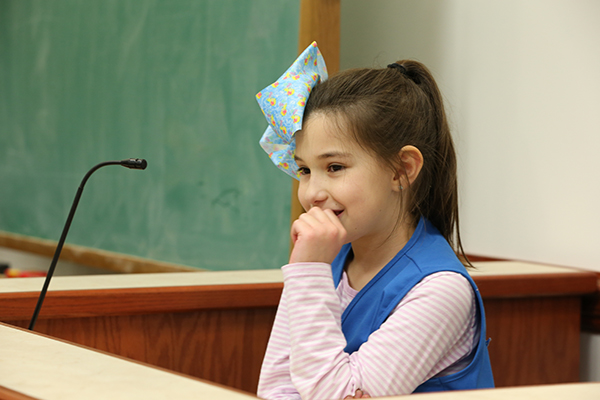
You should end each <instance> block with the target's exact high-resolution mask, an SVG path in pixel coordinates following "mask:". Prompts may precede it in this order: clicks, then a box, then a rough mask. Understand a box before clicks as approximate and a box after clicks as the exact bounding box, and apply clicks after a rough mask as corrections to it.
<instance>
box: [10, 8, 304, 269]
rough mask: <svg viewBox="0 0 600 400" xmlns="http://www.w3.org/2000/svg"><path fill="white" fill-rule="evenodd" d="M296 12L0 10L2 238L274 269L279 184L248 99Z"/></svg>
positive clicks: (287, 49)
mask: <svg viewBox="0 0 600 400" xmlns="http://www.w3.org/2000/svg"><path fill="white" fill-rule="evenodd" d="M298 19H299V0H55V1H43V0H41V1H31V0H14V1H10V0H0V230H1V231H6V232H12V233H18V234H22V235H27V236H32V237H37V238H43V239H52V240H58V238H59V236H60V233H61V231H62V227H63V225H64V221H65V219H66V217H67V214H68V211H69V209H70V207H71V202H72V200H73V197H74V195H75V192H76V189H77V187H78V185H79V183H80V181H81V179H82V178H83V176H84V175H85V173H86V172H87V171H88V170H89V169H90V168H91V167H92V166H94V165H95V164H97V163H99V162H102V161H106V160H115V159H116V160H119V159H125V158H130V157H139V158H145V159H146V160H147V161H148V168H147V169H146V170H145V171H135V170H128V169H125V168H122V167H119V166H110V167H105V168H102V169H100V170H98V171H97V172H96V173H95V174H94V175H93V176H92V177H91V178H90V180H89V181H88V183H87V185H86V187H85V191H84V192H83V197H82V199H81V202H80V204H79V207H78V209H77V213H76V215H75V220H74V222H73V225H72V227H71V230H70V232H69V236H68V237H67V243H72V244H77V245H82V246H87V247H92V248H98V249H103V250H108V251H113V252H118V253H124V254H129V255H134V256H140V257H145V258H150V259H154V260H160V261H166V262H172V263H177V264H181V265H186V266H191V267H197V268H206V269H211V270H227V269H256V268H278V267H280V266H281V265H282V264H283V263H284V262H285V261H286V258H287V255H288V251H289V208H290V190H291V182H290V179H288V178H287V177H286V176H285V174H283V173H281V172H279V171H278V170H277V169H276V168H275V167H274V166H273V165H272V164H271V162H270V160H269V159H268V157H267V156H266V154H264V153H263V151H262V149H261V148H260V146H259V145H258V140H259V138H260V136H261V135H262V133H263V131H264V129H265V128H266V121H265V120H264V118H263V116H262V114H261V112H260V109H259V108H258V106H257V103H256V101H255V99H254V95H255V94H256V93H257V92H258V91H259V90H260V89H262V88H263V87H265V86H267V85H268V84H270V83H272V82H273V81H275V80H276V79H277V78H278V77H279V75H280V74H281V73H282V72H283V71H285V69H286V68H287V67H288V66H289V64H290V63H291V62H292V61H293V60H294V58H295V57H296V55H297V43H298Z"/></svg>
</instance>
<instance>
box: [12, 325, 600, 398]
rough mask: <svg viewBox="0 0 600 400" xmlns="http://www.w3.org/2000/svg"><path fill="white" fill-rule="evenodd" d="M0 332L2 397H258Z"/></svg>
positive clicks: (529, 392) (536, 390)
mask: <svg viewBox="0 0 600 400" xmlns="http://www.w3.org/2000/svg"><path fill="white" fill-rule="evenodd" d="M0 337H1V338H2V340H1V341H0V354H2V355H3V361H2V363H0V400H35V399H42V400H72V399H73V400H74V399H77V400H79V399H86V400H96V399H98V400H100V399H102V400H104V399H112V400H119V399H127V400H136V399H144V400H153V399H157V400H158V399H161V400H162V399H166V398H175V399H182V400H185V399H214V400H244V399H252V398H256V397H255V396H251V395H247V394H244V393H241V392H238V391H235V390H230V389H228V388H224V387H220V386H216V385H213V384H211V383H208V382H202V381H200V380H198V379H193V378H188V377H185V376H182V375H179V374H175V373H171V372H168V371H164V370H161V369H158V368H156V367H152V366H148V365H142V364H140V363H137V362H131V361H128V360H126V359H124V358H121V357H117V356H113V355H109V354H106V353H102V352H98V351H96V350H93V349H88V348H84V347H82V346H79V345H73V344H71V343H67V342H65V341H62V340H58V339H54V338H49V337H46V336H44V335H41V334H38V333H35V332H33V333H32V332H29V331H26V330H22V329H19V328H14V327H10V326H7V325H4V324H0ZM599 395H600V383H584V384H569V385H551V386H536V387H521V388H505V389H492V390H478V391H461V392H445V393H428V394H418V395H414V396H417V398H418V399H423V400H455V399H456V400H458V399H460V400H464V399H467V400H468V399H474V400H475V399H488V400H501V399H502V400H504V399H514V400H521V399H532V398H539V399H545V400H558V399H572V398H575V399H578V400H592V399H594V400H595V399H597V398H598V396H599ZM387 398H388V399H390V400H393V399H397V400H400V399H404V398H406V397H404V396H394V397H387Z"/></svg>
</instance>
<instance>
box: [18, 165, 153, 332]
mask: <svg viewBox="0 0 600 400" xmlns="http://www.w3.org/2000/svg"><path fill="white" fill-rule="evenodd" d="M107 165H122V166H124V167H127V168H130V169H146V167H147V166H148V163H147V162H146V160H144V159H142V158H129V159H127V160H121V161H105V162H101V163H100V164H96V165H95V166H93V167H92V169H90V170H89V171H88V173H87V174H85V176H84V177H83V179H82V181H81V184H79V188H78V189H77V193H76V194H75V199H74V200H73V205H72V206H71V211H69V216H68V217H67V221H66V222H65V226H64V228H63V231H62V234H61V235H60V240H59V241H58V244H57V245H56V251H55V252H54V257H53V258H52V262H51V263H50V268H48V274H47V275H46V280H45V281H44V287H43V288H42V291H41V292H40V297H39V298H38V302H37V304H36V306H35V310H34V312H33V317H31V322H30V323H29V330H30V331H32V330H33V327H34V326H35V323H36V321H37V318H38V315H39V313H40V310H41V309H42V304H43V303H44V298H45V297H46V292H47V291H48V286H50V279H52V275H53V274H54V270H55V269H56V263H57V262H58V258H59V257H60V252H61V251H62V248H63V245H64V244H65V239H66V238H67V233H68V232H69V228H70V227H71V222H72V221H73V216H74V215H75V210H76V209H77V204H79V199H80V198H81V193H82V192H83V187H84V186H85V183H86V182H87V180H88V179H89V177H90V176H91V175H92V174H93V173H94V172H95V171H96V170H97V169H99V168H102V167H105V166H107Z"/></svg>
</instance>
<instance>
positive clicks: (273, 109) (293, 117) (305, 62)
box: [256, 42, 327, 179]
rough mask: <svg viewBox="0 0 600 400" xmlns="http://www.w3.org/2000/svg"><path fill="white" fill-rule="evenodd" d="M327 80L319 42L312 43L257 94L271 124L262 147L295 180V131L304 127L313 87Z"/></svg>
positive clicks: (262, 140)
mask: <svg viewBox="0 0 600 400" xmlns="http://www.w3.org/2000/svg"><path fill="white" fill-rule="evenodd" d="M326 79H327V67H326V66H325V60H323V56H322V55H321V52H320V51H319V48H318V47H317V42H313V43H312V44H311V45H310V46H308V48H307V49H306V50H304V51H303V52H302V54H300V56H299V57H298V58H297V59H296V61H294V63H293V64H292V66H291V67H289V68H288V69H287V71H285V73H284V74H283V75H281V77H280V78H279V79H278V80H277V81H276V82H275V83H273V84H272V85H269V86H267V87H266V88H264V89H263V90H261V91H260V92H259V93H258V94H257V95H256V99H257V101H258V105H259V106H260V108H261V109H262V112H263V114H264V115H265V118H266V119H267V122H268V123H269V126H268V127H267V130H266V131H265V133H264V134H263V136H262V138H261V139H260V146H261V147H262V148H263V149H264V150H265V151H266V152H267V154H268V155H269V157H270V158H271V161H273V163H274V164H275V165H276V166H277V167H278V168H279V169H281V170H282V171H283V172H285V173H287V174H288V175H290V176H291V177H293V178H296V179H298V165H297V164H296V161H295V160H294V152H295V150H296V141H295V140H294V134H295V133H296V132H298V131H299V130H300V129H302V117H303V115H304V107H305V106H306V101H307V100H308V96H309V95H310V92H311V90H312V88H313V87H314V86H315V85H316V84H317V83H318V82H319V81H325V80H326Z"/></svg>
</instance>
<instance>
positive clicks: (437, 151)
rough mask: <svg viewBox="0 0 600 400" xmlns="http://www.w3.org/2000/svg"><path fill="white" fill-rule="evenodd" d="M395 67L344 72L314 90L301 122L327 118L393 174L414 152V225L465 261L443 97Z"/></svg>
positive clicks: (424, 72)
mask: <svg viewBox="0 0 600 400" xmlns="http://www.w3.org/2000/svg"><path fill="white" fill-rule="evenodd" d="M395 64H396V65H393V64H390V67H393V68H383V69H371V68H364V69H352V70H347V71H344V72H341V73H339V74H337V75H334V76H333V77H331V78H330V79H329V80H327V81H325V82H322V83H319V84H317V85H316V86H315V87H314V88H313V90H312V93H311V94H310V96H309V99H308V101H307V104H306V108H305V110H304V121H308V119H309V118H310V116H311V115H312V114H315V113H325V114H331V115H332V116H333V117H334V118H338V121H339V122H340V123H341V124H343V126H344V127H346V128H347V129H349V130H350V132H349V133H350V134H351V135H353V137H354V138H355V140H356V141H357V143H358V144H359V145H361V146H362V147H363V148H365V149H366V150H367V151H369V152H371V153H372V154H373V155H374V156H376V157H377V158H378V159H380V160H381V161H382V162H383V163H384V164H385V165H388V166H389V167H390V168H393V169H394V170H396V168H397V166H398V165H401V162H400V159H399V153H400V150H401V149H402V148H403V147H404V146H407V145H413V146H415V147H417V148H418V149H419V150H420V151H421V153H422V154H423V159H424V163H423V168H422V170H421V172H420V174H419V176H418V178H417V179H416V180H415V181H414V182H413V183H412V184H411V185H410V188H407V189H405V190H408V193H409V197H408V200H407V201H409V206H408V210H409V212H410V214H411V216H412V217H413V218H414V221H413V223H416V222H417V221H418V218H419V217H420V216H421V215H423V216H424V217H425V218H427V219H428V220H429V221H431V223H432V224H433V225H434V226H435V227H436V228H437V229H438V230H439V231H440V232H441V234H442V235H443V236H444V238H446V240H447V241H448V243H450V245H451V246H452V248H454V250H455V251H456V252H457V253H459V254H460V255H461V256H463V257H464V258H465V260H466V257H465V254H464V249H463V247H462V243H461V239H460V231H459V226H458V225H459V224H458V188H457V177H456V154H455V152H454V144H453V142H452V136H451V135H450V129H449V127H448V122H447V119H446V113H445V111H444V105H443V101H442V96H441V94H440V91H439V89H438V87H437V84H436V83H435V80H434V79H433V76H432V75H431V73H430V72H429V70H428V69H427V68H426V67H425V66H424V65H423V64H421V63H419V62H417V61H411V60H403V61H397V62H396V63H395ZM466 263H467V264H469V265H470V263H469V262H468V260H466Z"/></svg>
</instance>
